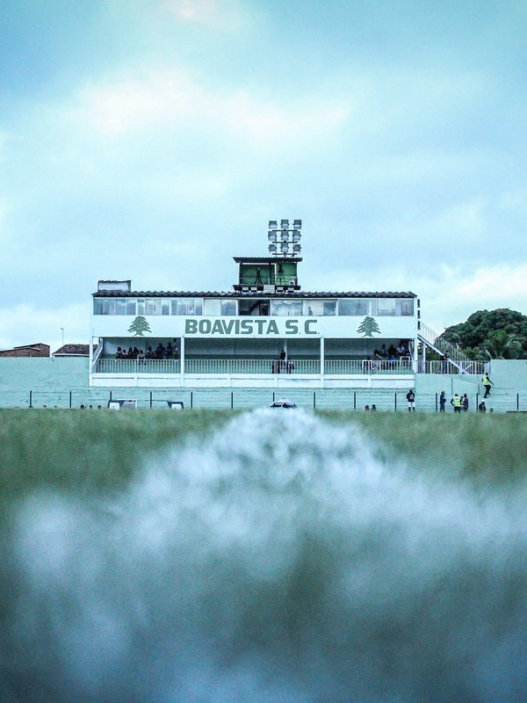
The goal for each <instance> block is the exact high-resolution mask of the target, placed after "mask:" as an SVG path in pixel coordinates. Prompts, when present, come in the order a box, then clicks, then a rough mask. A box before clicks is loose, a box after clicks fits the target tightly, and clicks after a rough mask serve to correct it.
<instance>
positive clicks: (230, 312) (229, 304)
mask: <svg viewBox="0 0 527 703" xmlns="http://www.w3.org/2000/svg"><path fill="white" fill-rule="evenodd" d="M236 302H237V301H236V300H222V301H221V314H222V315H224V316H226V317H232V316H234V315H237V314H238V310H237V305H236Z"/></svg>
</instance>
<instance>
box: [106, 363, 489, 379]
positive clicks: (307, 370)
mask: <svg viewBox="0 0 527 703" xmlns="http://www.w3.org/2000/svg"><path fill="white" fill-rule="evenodd" d="M323 366H324V369H323V372H324V374H325V375H327V376H365V375H366V376H375V375H388V376H391V375H408V374H413V373H433V374H479V375H481V374H482V373H483V371H484V362H483V361H458V362H457V363H456V364H455V365H454V364H451V363H445V362H443V361H426V362H422V361H419V362H417V363H414V362H412V361H410V360H409V359H404V360H403V359H399V360H397V361H386V360H374V361H373V360H370V359H325V360H324V365H323ZM184 368H185V374H188V375H214V374H220V375H225V374H227V375H233V374H241V375H252V376H260V375H264V374H295V375H302V376H320V374H321V363H320V360H319V359H295V360H293V361H278V360H276V359H186V360H185V367H184ZM96 373H103V374H105V373H107V374H162V375H173V374H180V373H181V361H180V360H179V359H145V360H144V361H140V360H137V359H99V360H98V362H97V367H96Z"/></svg>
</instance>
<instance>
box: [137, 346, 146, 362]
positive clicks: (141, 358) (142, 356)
mask: <svg viewBox="0 0 527 703" xmlns="http://www.w3.org/2000/svg"><path fill="white" fill-rule="evenodd" d="M137 363H138V364H144V363H145V353H144V351H143V350H142V349H141V350H140V351H139V353H138V355H137Z"/></svg>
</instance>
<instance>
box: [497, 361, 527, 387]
mask: <svg viewBox="0 0 527 703" xmlns="http://www.w3.org/2000/svg"><path fill="white" fill-rule="evenodd" d="M489 376H490V380H491V381H492V382H493V383H494V387H493V392H495V393H497V392H498V391H509V392H522V391H523V392H525V391H527V361H526V360H525V359H523V360H518V361H506V360H505V359H495V360H494V361H492V362H491V364H490V373H489Z"/></svg>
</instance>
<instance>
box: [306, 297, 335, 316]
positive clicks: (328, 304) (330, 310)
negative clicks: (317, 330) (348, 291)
mask: <svg viewBox="0 0 527 703" xmlns="http://www.w3.org/2000/svg"><path fill="white" fill-rule="evenodd" d="M302 314H303V315H307V316H308V317H310V316H314V317H321V316H322V315H336V314H337V301H336V300H304V302H303V309H302Z"/></svg>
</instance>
